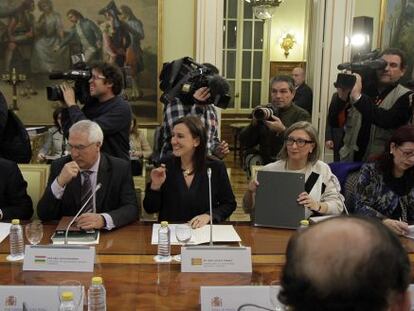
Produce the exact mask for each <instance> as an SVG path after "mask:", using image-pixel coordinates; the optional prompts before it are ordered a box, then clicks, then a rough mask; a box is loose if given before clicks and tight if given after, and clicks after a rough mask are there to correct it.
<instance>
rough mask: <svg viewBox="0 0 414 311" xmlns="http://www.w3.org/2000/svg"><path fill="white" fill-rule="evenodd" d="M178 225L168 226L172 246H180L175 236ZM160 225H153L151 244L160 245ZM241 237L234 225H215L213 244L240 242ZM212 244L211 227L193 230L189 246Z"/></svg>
mask: <svg viewBox="0 0 414 311" xmlns="http://www.w3.org/2000/svg"><path fill="white" fill-rule="evenodd" d="M175 226H176V224H168V227H169V228H170V231H171V238H170V239H171V245H179V244H180V243H178V241H177V238H176V236H175ZM159 228H160V224H153V226H152V237H151V244H153V245H157V244H158V229H159ZM240 241H241V239H240V236H239V235H238V234H237V232H236V230H234V227H233V226H232V225H213V242H240ZM208 242H210V226H209V225H206V226H204V227H202V228H198V229H193V232H192V236H191V240H190V242H188V243H187V244H188V245H198V244H203V243H208Z"/></svg>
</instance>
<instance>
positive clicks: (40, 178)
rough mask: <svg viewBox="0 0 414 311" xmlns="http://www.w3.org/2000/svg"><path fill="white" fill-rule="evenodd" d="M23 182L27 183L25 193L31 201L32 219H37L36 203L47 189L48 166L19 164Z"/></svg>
mask: <svg viewBox="0 0 414 311" xmlns="http://www.w3.org/2000/svg"><path fill="white" fill-rule="evenodd" d="M19 169H20V171H21V172H22V175H23V178H24V180H25V181H26V182H27V193H28V194H29V196H30V197H31V198H32V201H33V210H34V213H33V217H32V218H33V219H36V218H37V203H38V202H39V200H40V198H41V197H42V195H43V192H44V191H45V189H46V187H47V180H48V178H49V170H50V166H49V164H19Z"/></svg>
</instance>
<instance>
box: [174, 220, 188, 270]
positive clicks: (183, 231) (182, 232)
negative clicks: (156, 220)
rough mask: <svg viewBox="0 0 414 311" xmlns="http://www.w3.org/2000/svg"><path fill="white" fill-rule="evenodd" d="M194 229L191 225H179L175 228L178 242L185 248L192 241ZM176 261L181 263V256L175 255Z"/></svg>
mask: <svg viewBox="0 0 414 311" xmlns="http://www.w3.org/2000/svg"><path fill="white" fill-rule="evenodd" d="M192 234H193V233H192V229H191V226H190V224H179V225H176V226H175V236H176V238H177V241H178V242H179V243H180V244H181V245H183V246H185V245H186V244H187V243H188V242H189V241H190V240H191V236H192ZM174 260H175V261H178V262H180V261H181V254H178V255H175V256H174Z"/></svg>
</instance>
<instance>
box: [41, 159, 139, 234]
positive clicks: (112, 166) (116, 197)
mask: <svg viewBox="0 0 414 311" xmlns="http://www.w3.org/2000/svg"><path fill="white" fill-rule="evenodd" d="M70 161H72V158H71V157H70V156H66V157H63V158H61V159H58V160H55V161H53V162H52V166H51V171H50V176H49V182H48V185H47V188H46V190H45V193H44V194H43V196H42V198H41V199H40V201H39V204H38V207H37V213H38V215H39V218H40V219H42V220H53V219H60V218H61V217H62V216H74V215H75V214H76V213H77V212H78V211H79V208H80V191H81V178H80V174H78V176H77V177H76V178H74V179H72V181H71V182H69V183H68V184H67V185H66V189H65V192H64V193H63V196H62V198H61V199H60V200H58V199H56V198H55V196H54V195H53V193H52V189H51V185H52V183H53V181H54V180H55V179H56V177H57V176H58V175H59V173H60V171H61V170H62V168H63V166H64V165H65V164H66V163H68V162H70ZM96 182H97V183H101V184H102V188H101V189H100V190H99V191H98V192H97V193H96V212H97V213H108V214H109V215H110V216H111V217H112V220H113V222H114V225H115V227H121V226H124V225H126V224H128V223H130V222H133V221H135V220H136V219H138V204H137V199H136V195H135V190H134V184H133V180H132V176H131V168H130V164H129V163H128V162H127V161H125V160H122V159H119V158H115V157H112V156H109V155H107V154H105V153H102V152H101V160H100V163H99V169H98V176H97V181H96Z"/></svg>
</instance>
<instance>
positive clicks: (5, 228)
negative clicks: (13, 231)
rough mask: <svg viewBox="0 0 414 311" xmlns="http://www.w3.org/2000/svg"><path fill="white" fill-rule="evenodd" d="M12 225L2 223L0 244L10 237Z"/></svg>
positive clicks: (0, 224) (0, 223) (0, 226)
mask: <svg viewBox="0 0 414 311" xmlns="http://www.w3.org/2000/svg"><path fill="white" fill-rule="evenodd" d="M10 226H11V224H10V223H7V222H0V243H1V242H2V241H3V240H4V239H5V238H6V237H7V236H8V235H9V232H10Z"/></svg>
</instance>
